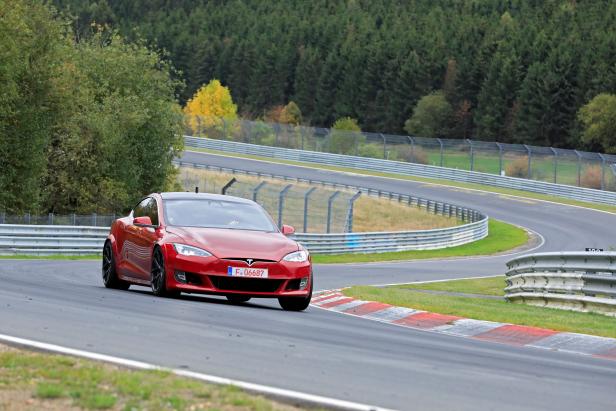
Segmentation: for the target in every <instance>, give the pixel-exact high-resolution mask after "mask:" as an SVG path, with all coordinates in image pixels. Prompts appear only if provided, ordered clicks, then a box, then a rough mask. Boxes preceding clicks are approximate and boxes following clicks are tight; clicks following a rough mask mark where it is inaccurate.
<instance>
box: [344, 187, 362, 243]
mask: <svg viewBox="0 0 616 411" xmlns="http://www.w3.org/2000/svg"><path fill="white" fill-rule="evenodd" d="M360 195H361V191H358V192H357V193H356V194H355V195H354V196H353V197H351V198H350V199H349V210H348V211H347V224H346V230H345V231H346V232H347V233H352V232H353V203H355V200H357V199H358V198H359V196H360Z"/></svg>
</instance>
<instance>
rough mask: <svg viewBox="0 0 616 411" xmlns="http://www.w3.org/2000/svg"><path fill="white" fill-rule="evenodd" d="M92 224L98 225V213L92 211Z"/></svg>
mask: <svg viewBox="0 0 616 411" xmlns="http://www.w3.org/2000/svg"><path fill="white" fill-rule="evenodd" d="M92 225H93V226H94V227H96V213H92Z"/></svg>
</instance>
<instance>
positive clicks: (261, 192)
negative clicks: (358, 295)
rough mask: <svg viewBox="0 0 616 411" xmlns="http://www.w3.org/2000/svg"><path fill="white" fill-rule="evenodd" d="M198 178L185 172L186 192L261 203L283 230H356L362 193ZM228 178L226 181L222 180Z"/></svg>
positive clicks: (320, 231)
mask: <svg viewBox="0 0 616 411" xmlns="http://www.w3.org/2000/svg"><path fill="white" fill-rule="evenodd" d="M222 176H223V175H221V176H220V177H215V176H209V178H208V177H207V176H198V175H196V174H192V173H190V172H187V170H185V169H181V173H180V182H181V184H182V186H183V187H184V188H185V189H198V191H200V192H209V193H218V194H220V193H222V192H223V191H224V193H225V194H227V195H232V196H236V197H242V198H247V199H250V200H253V201H256V202H257V203H259V204H260V205H261V206H262V207H263V208H265V210H267V212H268V213H269V214H270V215H271V216H272V218H273V219H274V222H276V223H277V224H278V225H279V226H282V224H288V225H292V226H294V227H295V229H296V230H297V231H298V232H303V233H344V232H351V230H352V227H353V212H352V210H353V209H352V204H353V202H354V201H355V200H356V199H357V198H358V197H359V194H358V193H359V192H350V191H346V190H332V189H326V188H321V187H316V186H310V185H305V184H293V183H290V182H284V181H283V182H273V181H267V180H262V181H251V182H248V181H242V179H241V178H239V177H238V178H234V179H231V178H230V177H229V176H228V175H227V176H226V178H225V177H222ZM221 177H222V178H225V179H224V180H221Z"/></svg>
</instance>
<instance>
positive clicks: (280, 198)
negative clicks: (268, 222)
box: [278, 184, 293, 228]
mask: <svg viewBox="0 0 616 411" xmlns="http://www.w3.org/2000/svg"><path fill="white" fill-rule="evenodd" d="M291 187H293V184H289V185H287V186H286V187H285V188H283V189H282V190H281V191H280V194H278V228H282V210H283V209H284V197H285V195H286V194H287V192H288V191H289V189H290V188H291Z"/></svg>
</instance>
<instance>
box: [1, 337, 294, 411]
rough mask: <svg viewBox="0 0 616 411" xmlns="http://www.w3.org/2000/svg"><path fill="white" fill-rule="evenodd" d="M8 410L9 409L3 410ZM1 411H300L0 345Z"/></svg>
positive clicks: (170, 378)
mask: <svg viewBox="0 0 616 411" xmlns="http://www.w3.org/2000/svg"><path fill="white" fill-rule="evenodd" d="M5 407H6V408H5ZM0 409H7V410H8V409H11V410H22V409H24V410H26V409H32V410H42V409H44V410H58V411H59V410H62V411H63V410H73V409H86V410H106V409H112V410H163V409H164V410H228V411H236V410H237V411H240V410H241V411H244V410H263V411H265V410H297V409H298V408H296V407H292V406H290V405H286V404H283V403H280V402H275V401H272V400H269V399H267V398H264V397H261V396H257V395H251V394H248V393H246V392H244V391H241V390H239V389H237V388H235V387H231V386H218V385H211V384H204V383H202V382H199V381H196V380H192V379H188V378H183V377H179V376H176V375H174V374H172V373H171V372H168V371H134V370H128V369H123V368H119V367H116V366H113V365H108V364H103V363H98V362H94V361H89V360H83V359H78V358H73V357H65V356H59V355H51V354H43V353H34V352H30V351H25V350H17V349H14V348H11V347H7V346H3V345H0Z"/></svg>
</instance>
